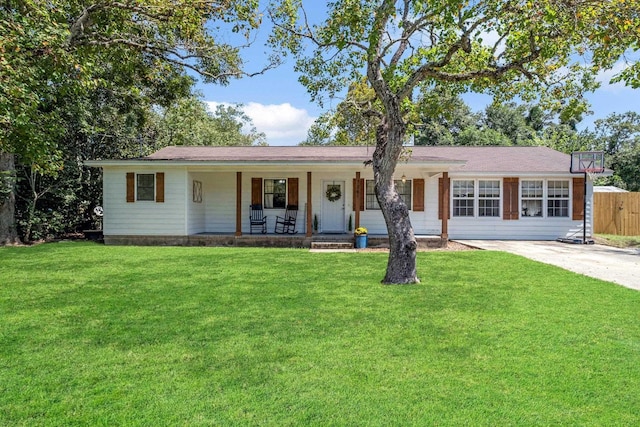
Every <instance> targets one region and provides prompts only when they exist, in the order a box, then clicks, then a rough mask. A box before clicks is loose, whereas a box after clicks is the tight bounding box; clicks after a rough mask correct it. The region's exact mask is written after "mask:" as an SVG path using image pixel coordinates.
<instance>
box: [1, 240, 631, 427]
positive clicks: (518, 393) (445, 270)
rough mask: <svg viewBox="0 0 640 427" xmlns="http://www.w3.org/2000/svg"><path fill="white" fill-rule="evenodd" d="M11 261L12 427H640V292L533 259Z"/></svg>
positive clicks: (239, 252)
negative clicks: (395, 279) (393, 263)
mask: <svg viewBox="0 0 640 427" xmlns="http://www.w3.org/2000/svg"><path fill="white" fill-rule="evenodd" d="M418 262H419V275H420V277H421V278H422V283H421V284H419V285H414V286H383V285H380V284H379V281H380V279H381V278H382V277H383V275H384V268H385V264H386V254H384V253H356V254H341V253H334V254H315V253H309V252H307V251H304V250H282V249H230V248H166V247H153V248H143V247H105V246H101V245H94V244H83V243H58V244H47V245H41V246H36V247H29V248H2V249H0V283H1V284H0V424H3V425H109V426H111V425H190V426H191V425H278V426H281V425H338V426H342V425H455V426H458V425H527V426H529V425H598V426H600V425H637V424H638V423H639V422H640V322H638V313H640V293H638V292H637V291H632V290H629V289H626V288H623V287H619V286H615V285H613V284H610V283H606V282H602V281H599V280H595V279H590V278H586V277H584V276H580V275H576V274H573V273H570V272H567V271H564V270H561V269H558V268H555V267H551V266H548V265H543V264H539V263H536V262H533V261H529V260H526V259H524V258H520V257H517V256H513V255H509V254H505V253H499V252H483V251H465V252H450V253H447V252H427V253H419V254H418Z"/></svg>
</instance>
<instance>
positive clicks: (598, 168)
mask: <svg viewBox="0 0 640 427" xmlns="http://www.w3.org/2000/svg"><path fill="white" fill-rule="evenodd" d="M570 171H571V173H590V174H596V173H602V172H604V151H574V152H573V153H571V169H570Z"/></svg>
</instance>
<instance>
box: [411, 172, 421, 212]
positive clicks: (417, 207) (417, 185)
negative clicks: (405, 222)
mask: <svg viewBox="0 0 640 427" xmlns="http://www.w3.org/2000/svg"><path fill="white" fill-rule="evenodd" d="M413 211H414V212H424V179H422V178H419V179H414V180H413Z"/></svg>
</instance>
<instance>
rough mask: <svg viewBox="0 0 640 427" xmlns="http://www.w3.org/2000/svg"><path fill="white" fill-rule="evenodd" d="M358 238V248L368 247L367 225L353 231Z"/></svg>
mask: <svg viewBox="0 0 640 427" xmlns="http://www.w3.org/2000/svg"><path fill="white" fill-rule="evenodd" d="M353 234H354V235H355V238H356V248H358V249H364V248H366V247H367V229H366V228H365V227H358V228H356V230H355V231H354V232H353Z"/></svg>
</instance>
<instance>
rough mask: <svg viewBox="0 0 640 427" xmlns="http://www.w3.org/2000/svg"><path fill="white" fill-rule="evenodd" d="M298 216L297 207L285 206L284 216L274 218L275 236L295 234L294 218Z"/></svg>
mask: <svg viewBox="0 0 640 427" xmlns="http://www.w3.org/2000/svg"><path fill="white" fill-rule="evenodd" d="M297 216H298V205H287V210H286V211H285V213H284V216H283V217H282V216H276V227H275V230H274V232H275V233H276V234H296V233H297V231H296V217H297Z"/></svg>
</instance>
